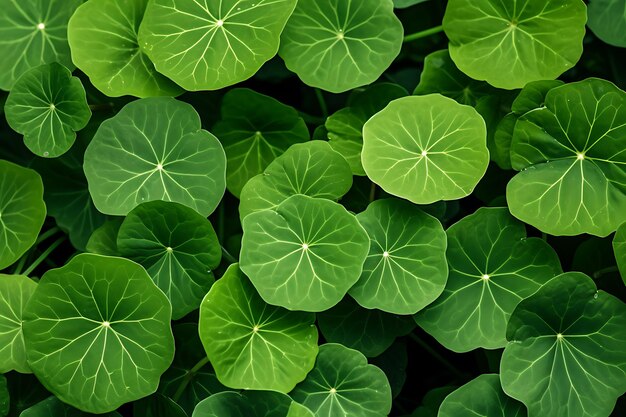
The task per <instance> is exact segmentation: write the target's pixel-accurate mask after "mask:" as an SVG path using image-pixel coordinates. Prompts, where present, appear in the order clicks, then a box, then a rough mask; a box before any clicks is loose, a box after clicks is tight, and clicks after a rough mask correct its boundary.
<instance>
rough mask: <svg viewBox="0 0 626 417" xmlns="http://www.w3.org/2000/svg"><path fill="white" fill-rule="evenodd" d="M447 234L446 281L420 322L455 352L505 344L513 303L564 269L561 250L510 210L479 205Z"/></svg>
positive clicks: (418, 319)
mask: <svg viewBox="0 0 626 417" xmlns="http://www.w3.org/2000/svg"><path fill="white" fill-rule="evenodd" d="M446 233H447V235H448V251H447V253H446V256H447V258H448V264H449V266H450V276H449V277H448V283H447V284H446V288H445V290H444V292H443V294H442V295H441V297H439V298H438V299H437V300H436V301H435V302H434V303H433V304H431V305H429V306H428V307H426V309H424V310H422V311H421V312H420V313H418V314H417V315H416V316H415V319H416V321H417V324H419V325H420V326H421V327H422V328H423V329H424V330H426V331H427V332H428V333H429V334H431V335H432V336H434V337H435V338H436V339H437V340H438V341H439V342H440V343H441V344H442V345H444V346H445V347H447V348H448V349H451V350H453V351H455V352H467V351H469V350H472V349H476V348H478V347H483V348H487V349H495V348H499V347H504V346H505V345H506V326H507V322H508V320H509V317H510V315H511V313H512V312H513V310H514V309H515V306H516V305H517V304H518V303H519V302H520V301H521V300H522V299H524V298H526V297H528V296H529V295H531V294H533V293H534V292H535V291H537V289H538V288H539V287H541V285H542V284H544V283H545V282H546V281H548V280H550V279H551V278H552V277H554V276H555V275H557V274H559V273H561V272H562V271H561V265H560V263H559V258H558V256H557V254H556V253H555V252H554V250H553V249H552V248H551V247H550V246H549V245H548V244H547V243H546V242H544V241H543V240H541V239H538V238H526V229H525V227H524V224H522V223H521V222H518V221H517V220H515V219H514V218H513V217H511V215H510V214H509V212H508V210H507V209H506V208H486V207H484V208H480V209H478V211H476V213H474V214H472V215H470V216H467V217H465V218H463V219H462V220H460V221H459V222H458V223H455V224H454V225H452V226H450V228H449V229H448V230H447V232H446Z"/></svg>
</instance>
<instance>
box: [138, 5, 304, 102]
mask: <svg viewBox="0 0 626 417" xmlns="http://www.w3.org/2000/svg"><path fill="white" fill-rule="evenodd" d="M296 1H297V0H257V1H255V2H251V1H249V0H243V1H242V0H197V1H187V0H152V1H150V3H148V8H147V9H146V13H145V16H144V19H143V22H141V27H140V28H139V45H140V46H141V48H142V50H143V51H144V52H145V53H146V54H148V56H149V57H150V59H151V60H152V62H154V65H155V67H156V69H157V70H158V71H159V72H160V73H161V74H164V75H166V76H167V77H169V78H171V79H172V80H174V81H175V82H176V83H177V84H178V85H180V86H182V87H183V88H184V89H185V90H190V91H197V90H217V89H220V88H224V87H227V86H229V85H233V84H236V83H238V82H240V81H244V80H246V79H248V78H250V77H251V76H253V75H254V74H255V73H256V72H257V71H258V70H259V68H261V65H263V64H264V63H265V62H266V61H268V60H270V59H271V58H272V57H274V55H276V52H278V44H279V42H280V33H281V31H282V30H283V28H284V27H285V23H286V22H287V19H289V16H291V13H292V12H293V9H294V7H295V6H296Z"/></svg>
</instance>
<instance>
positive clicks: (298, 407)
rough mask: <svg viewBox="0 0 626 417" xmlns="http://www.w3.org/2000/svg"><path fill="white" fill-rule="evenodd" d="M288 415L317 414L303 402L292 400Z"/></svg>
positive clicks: (306, 416)
mask: <svg viewBox="0 0 626 417" xmlns="http://www.w3.org/2000/svg"><path fill="white" fill-rule="evenodd" d="M287 417H315V414H313V412H312V411H311V410H309V409H308V408H306V407H305V406H303V405H302V404H298V403H297V402H292V403H291V405H290V406H289V411H288V412H287Z"/></svg>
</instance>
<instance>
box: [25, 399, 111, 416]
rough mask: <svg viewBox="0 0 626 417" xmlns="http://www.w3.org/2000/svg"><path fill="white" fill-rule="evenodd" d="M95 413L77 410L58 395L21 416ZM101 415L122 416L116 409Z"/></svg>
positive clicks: (30, 408) (86, 414)
mask: <svg viewBox="0 0 626 417" xmlns="http://www.w3.org/2000/svg"><path fill="white" fill-rule="evenodd" d="M94 415H95V414H90V413H85V412H82V411H80V410H77V409H76V408H74V407H71V406H69V405H67V404H65V403H63V402H61V401H60V400H59V399H58V398H56V397H49V398H47V399H45V400H43V401H41V402H39V403H37V404H35V405H33V406H32V407H29V408H27V409H26V410H24V411H22V413H21V414H20V417H52V416H54V417H90V416H94ZM99 415H100V416H102V417H120V414H119V413H117V412H115V411H113V412H110V413H105V414H99Z"/></svg>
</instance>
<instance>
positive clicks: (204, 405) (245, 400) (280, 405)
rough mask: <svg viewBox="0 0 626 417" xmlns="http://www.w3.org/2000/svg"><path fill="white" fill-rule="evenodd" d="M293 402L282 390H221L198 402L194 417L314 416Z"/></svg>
mask: <svg viewBox="0 0 626 417" xmlns="http://www.w3.org/2000/svg"><path fill="white" fill-rule="evenodd" d="M293 404H294V402H293V401H292V400H291V398H289V396H287V395H285V394H281V393H280V392H274V391H243V392H241V393H238V392H233V391H229V392H221V393H219V394H214V395H212V396H210V397H209V398H207V399H206V400H204V401H202V402H201V403H200V404H198V406H197V407H196V409H195V410H194V412H193V415H192V417H309V416H310V417H312V415H311V414H310V412H309V413H307V411H308V410H306V409H304V410H302V409H303V408H304V407H298V406H297V405H296V406H295V407H294V406H293Z"/></svg>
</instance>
